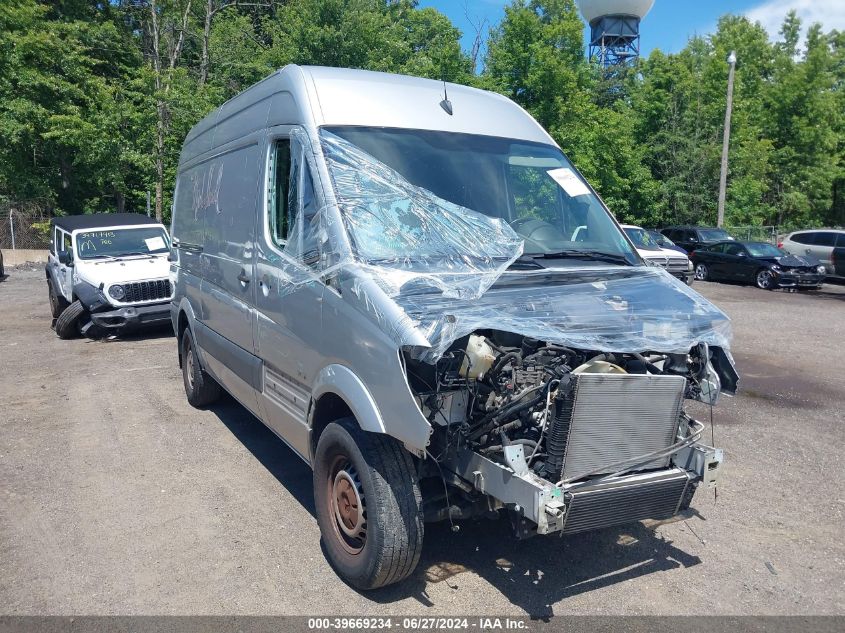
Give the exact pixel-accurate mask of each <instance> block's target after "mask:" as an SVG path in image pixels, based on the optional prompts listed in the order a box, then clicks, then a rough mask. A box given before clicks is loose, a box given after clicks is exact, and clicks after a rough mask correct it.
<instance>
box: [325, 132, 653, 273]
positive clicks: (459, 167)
mask: <svg viewBox="0 0 845 633" xmlns="http://www.w3.org/2000/svg"><path fill="white" fill-rule="evenodd" d="M320 134H321V136H322V138H323V146H324V149H326V151H327V153H329V152H330V151H331V146H332V143H333V141H332V139H336V138H337V137H340V139H343V140H344V141H346V142H348V143H349V144H351V145H353V146H355V148H356V149H358V150H362V151H363V152H364V153H366V155H368V156H367V158H373V159H375V161H377V164H378V165H379V169H377V171H379V172H380V173H379V174H378V175H377V176H376V177H374V178H372V179H367V178H363V177H361V176H360V175H356V176H355V177H354V183H352V181H351V180H350V177H349V174H347V173H341V172H344V169H345V167H346V166H348V167H350V168H351V169H350V170H349V171H352V170H355V169H357V170H358V171H362V170H364V171H365V170H367V169H368V168H369V166H368V165H364V166H361V167H357V166H356V165H352V164H348V165H339V166H338V164H335V163H333V161H332V160H328V163H329V169H330V171H331V172H332V176H333V180H334V184H335V187H336V189H338V191H337V194H338V196H337V197H338V201H339V202H340V204H341V208H342V211H349V209H348V208H346V209H344V199H345V198H346V196H345V194H346V193H348V192H349V190H350V189H354V190H355V191H354V194H352V195H351V196H350V197H351V198H352V199H354V203H352V204H353V205H354V206H356V210H357V208H358V207H360V206H361V202H360V201H361V200H362V199H364V198H365V197H366V196H367V194H369V195H370V197H371V198H373V199H376V200H379V201H380V202H381V203H383V204H382V208H385V205H386V206H388V207H390V208H391V209H395V208H399V207H402V203H401V201H398V200H397V199H394V198H396V197H398V196H400V194H401V195H404V196H408V197H412V198H415V199H414V200H412V201H411V203H413V202H417V201H418V199H417V196H416V195H415V194H414V193H413V191H412V193H410V194H408V193H407V192H408V191H411V190H417V189H419V190H422V191H421V192H420V196H419V199H423V200H424V201H425V200H428V201H430V202H429V204H428V205H427V208H428V209H429V210H430V212H431V213H432V214H443V213H446V210H448V208H449V207H450V206H452V205H457V207H459V208H460V209H461V211H462V212H463V213H464V217H466V215H467V211H468V212H469V213H472V214H473V215H477V216H479V217H480V218H486V220H485V221H486V222H489V223H492V224H493V225H494V226H499V225H502V226H503V227H504V230H506V231H507V232H508V234H512V235H514V237H515V238H516V239H517V241H519V240H521V241H523V242H524V247H523V250H524V253H525V254H526V255H534V256H543V257H548V258H554V257H567V258H569V257H572V256H573V255H574V256H576V258H577V255H578V254H579V253H591V254H592V255H593V256H594V255H595V254H596V253H606V254H610V255H613V256H615V257H617V259H619V260H620V261H621V262H622V263H625V262H628V263H630V264H636V263H638V262H639V259H638V256H637V255H636V254H635V253H634V252H633V250H632V248H631V246H630V244H629V243H628V241H627V240H626V239H625V238H624V236H623V235H622V233H621V231H620V230H619V228H618V227H617V225H616V224H615V223H614V221H613V219H612V218H611V216H610V213H609V212H608V211H607V209H606V208H605V207H604V205H603V204H602V202H601V201H600V200H599V198H598V196H597V195H596V194H595V193H594V192H593V190H592V189H591V188H590V187H589V186H588V185H587V184H586V182H585V181H584V179H583V178H582V177H581V175H580V174H579V173H578V172H577V171H576V170H575V168H574V167H573V166H572V164H571V163H570V162H569V161H568V160H567V158H566V157H565V156H564V155H563V153H562V152H561V151H560V150H559V149H558V148H556V147H554V146H551V145H543V144H539V143H531V142H527V141H521V140H513V139H507V138H498V137H490V136H477V135H470V134H458V133H453V132H439V131H427V130H408V129H388V128H372V127H352V126H344V127H327V128H322V129H321V132H320ZM327 158H330V157H328V156H327ZM349 162H351V161H347V163H349ZM370 164H372V163H370ZM381 167H386V168H388V169H387V171H385V170H383V169H381ZM385 174H389V176H385ZM388 179H392V180H393V181H402V183H401V184H400V185H399V186H398V187H396V188H390V187H389V186H388V187H386V186H385V182H386V181H387V180H388ZM390 184H392V183H390ZM368 189H369V191H367V190H368ZM388 189H389V191H388ZM397 190H398V191H399V193H397ZM386 198H390V199H389V200H386ZM442 202H445V204H441V203H442ZM346 206H347V207H349V206H351V205H350V204H347V205H346ZM407 206H408V205H407V204H406V205H405V207H406V208H407ZM422 206H424V207H426V205H425V204H423V205H422ZM377 215H378V214H376V213H370V214H369V215H365V214H360V213H359V215H358V219H359V221H357V222H356V223H355V224H354V226H352V227H351V228H350V232H351V233H352V234H353V235H352V238H353V243H354V246H355V248H356V249H357V250H358V251H359V253H362V254H363V255H364V256H365V257H367V256H368V255H369V256H381V257H385V256H389V255H390V254H391V253H390V252H389V251H390V250H391V245H385V244H384V237H383V236H384V235H385V234H386V231H385V229H384V226H382V224H383V223H382V224H380V223H379V222H378V221H376V220H368V219H367V218H373V217H375V216H377ZM362 217H363V218H365V219H364V221H361V218H362ZM413 223H414V224H415V225H416V224H420V214H419V213H417V214H416V216H415V217H414V219H413ZM408 228H409V231H413V230H416V229H417V227H416V226H413V227H408ZM447 230H448V229H447ZM481 231H483V228H482V229H481ZM494 235H496V236H497V237H500V236H499V235H498V232H497V231H491V232H490V233H489V234H487V235H485V234H477V235H475V236H473V240H474V241H475V243H476V244H484V242H485V239H488V240H489V239H490V238H491V237H493V236H494ZM392 246H393V248H394V250H395V249H403V248H407V244H403V243H401V241H396V242H395V243H394V244H393V245H392ZM417 247H420V245H419V243H417V244H415V245H414V248H417ZM392 254H393V255H396V256H413V255H414V254H415V253H413V252H411V253H408V252H396V253H392ZM470 254H471V253H470ZM422 255H423V256H426V255H428V253H422Z"/></svg>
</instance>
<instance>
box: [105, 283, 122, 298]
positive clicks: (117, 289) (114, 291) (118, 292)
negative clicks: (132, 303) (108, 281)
mask: <svg viewBox="0 0 845 633" xmlns="http://www.w3.org/2000/svg"><path fill="white" fill-rule="evenodd" d="M109 296H110V297H111V298H112V299H117V300H118V301H120V300H121V299H123V297H125V296H126V292H125V291H124V290H123V286H121V285H119V284H117V285H114V286H112V287H111V288H109Z"/></svg>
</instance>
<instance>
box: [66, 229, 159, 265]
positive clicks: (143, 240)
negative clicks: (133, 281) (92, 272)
mask: <svg viewBox="0 0 845 633" xmlns="http://www.w3.org/2000/svg"><path fill="white" fill-rule="evenodd" d="M169 249H170V243H169V240H168V239H167V233H166V232H165V230H164V229H163V228H160V227H154V226H150V227H140V228H136V229H105V230H96V229H95V230H91V231H82V232H80V233H77V234H76V252H77V254H78V256H79V258H80V259H99V258H108V257H125V256H129V255H157V254H160V253H166V252H167V251H168V250H169Z"/></svg>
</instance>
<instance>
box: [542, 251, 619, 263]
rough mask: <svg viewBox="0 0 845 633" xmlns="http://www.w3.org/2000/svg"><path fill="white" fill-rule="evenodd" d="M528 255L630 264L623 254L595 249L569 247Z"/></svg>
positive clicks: (543, 257)
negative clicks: (563, 249)
mask: <svg viewBox="0 0 845 633" xmlns="http://www.w3.org/2000/svg"><path fill="white" fill-rule="evenodd" d="M529 256H530V257H532V258H535V259H586V260H590V261H596V262H610V263H613V264H624V265H628V266H630V265H631V262H630V261H628V258H627V257H625V256H624V255H618V254H616V253H605V252H604V251H595V250H580V249H571V250H566V251H559V252H557V253H531V254H530V255H529Z"/></svg>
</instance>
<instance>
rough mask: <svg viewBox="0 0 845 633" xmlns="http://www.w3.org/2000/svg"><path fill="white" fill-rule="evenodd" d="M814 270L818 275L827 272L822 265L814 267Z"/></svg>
mask: <svg viewBox="0 0 845 633" xmlns="http://www.w3.org/2000/svg"><path fill="white" fill-rule="evenodd" d="M816 272H817V273H818V274H820V275H824V274H825V273H826V272H827V268H825V267H824V266H819V267H818V268H816Z"/></svg>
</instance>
